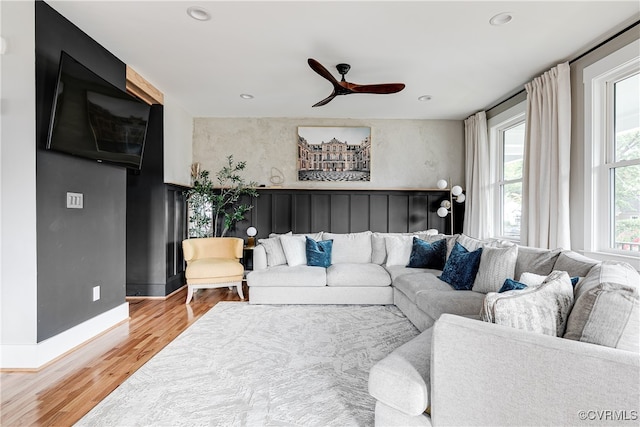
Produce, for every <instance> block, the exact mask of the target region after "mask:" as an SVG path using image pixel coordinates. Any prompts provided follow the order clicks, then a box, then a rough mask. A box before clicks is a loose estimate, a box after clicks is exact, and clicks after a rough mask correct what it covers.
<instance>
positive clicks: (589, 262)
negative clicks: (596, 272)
mask: <svg viewBox="0 0 640 427" xmlns="http://www.w3.org/2000/svg"><path fill="white" fill-rule="evenodd" d="M599 263H600V261H597V260H595V259H592V258H587V257H586V256H584V255H580V254H579V253H577V252H573V251H562V252H561V253H560V255H559V256H558V259H557V260H556V263H555V265H554V266H553V269H554V270H560V271H566V272H567V273H569V276H571V277H576V276H577V277H585V276H586V275H587V274H588V273H589V270H591V268H592V267H593V266H594V265H596V264H599ZM532 273H533V272H532Z"/></svg>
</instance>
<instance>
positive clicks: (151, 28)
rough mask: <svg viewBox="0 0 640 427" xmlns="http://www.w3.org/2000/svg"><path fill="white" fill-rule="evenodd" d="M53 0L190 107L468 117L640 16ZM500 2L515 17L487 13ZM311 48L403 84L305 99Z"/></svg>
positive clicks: (574, 7) (577, 10)
mask: <svg viewBox="0 0 640 427" xmlns="http://www.w3.org/2000/svg"><path fill="white" fill-rule="evenodd" d="M47 3H48V4H50V5H51V6H52V7H53V8H55V9H56V10H58V11H59V12H60V13H61V14H62V15H64V16H65V17H67V18H68V19H69V20H70V21H71V22H73V23H74V24H76V25H77V26H78V27H80V28H81V29H82V30H84V31H85V32H86V33H87V34H89V35H90V36H91V37H93V38H94V39H95V40H96V41H98V42H99V43H101V44H102V45H103V46H104V47H106V48H107V49H108V50H110V51H111V52H112V53H113V54H115V55H116V56H117V57H119V58H120V59H121V60H122V61H124V62H125V63H127V64H129V65H130V66H132V67H133V68H134V69H135V70H136V71H138V72H139V73H140V74H141V75H143V76H144V77H145V78H146V79H147V80H149V81H150V82H151V83H153V84H154V85H155V86H156V87H158V88H159V89H160V90H161V91H163V92H164V93H165V95H166V96H167V97H168V98H170V99H171V100H172V101H173V102H175V103H177V104H179V105H180V106H182V108H184V109H185V110H186V111H187V112H188V113H189V114H191V115H193V116H194V117H310V118H315V117H317V118H393V119H463V118H465V117H466V116H468V115H470V114H472V113H474V112H476V111H478V110H481V109H484V108H487V107H490V106H491V105H493V104H495V103H496V101H498V100H501V99H503V98H505V97H507V96H508V95H509V94H512V93H514V92H517V91H518V89H519V88H522V85H523V84H524V83H525V82H527V81H529V80H531V79H532V78H533V77H535V76H537V75H539V74H541V73H542V72H544V71H546V70H547V69H549V68H550V67H552V66H554V65H556V64H557V63H559V62H562V61H565V60H568V59H571V58H573V57H574V56H575V55H577V54H578V53H581V52H582V51H584V50H585V48H588V47H591V46H592V45H594V44H595V43H596V42H599V41H601V40H603V39H604V37H606V36H610V35H611V34H612V33H613V30H619V29H621V28H622V27H623V26H625V25H628V24H630V23H632V22H633V21H634V20H637V19H638V18H639V16H640V2H638V1H637V0H629V1H548V2H540V1H533V2H525V1H496V2H486V1H439V2H438V1H408V2H399V1H351V2H346V1H334V2H328V1H280V2H274V1H202V0H193V1H109V2H103V1H58V0H55V1H54V0H50V1H47ZM194 5H197V6H201V7H204V8H205V9H207V10H208V11H209V12H210V14H211V19H210V20H209V21H203V22H201V21H196V20H193V19H192V18H190V17H189V16H187V13H186V10H187V8H188V7H189V6H194ZM500 12H510V13H511V14H512V15H513V20H512V21H511V22H510V23H508V24H506V25H503V26H499V27H496V26H491V25H490V24H489V19H490V18H491V17H492V16H494V15H496V14H498V13H500ZM307 58H314V59H316V60H318V61H319V62H320V63H322V64H323V65H324V66H325V67H326V68H327V69H329V70H330V71H331V72H332V73H335V74H334V75H335V76H336V77H339V76H338V73H337V71H336V70H335V65H336V64H338V63H340V62H346V63H349V64H351V71H349V73H348V74H347V80H348V81H350V82H353V83H360V84H373V83H395V82H401V83H405V84H406V88H405V89H404V90H403V91H402V92H399V93H397V94H392V95H365V94H353V95H348V96H339V97H337V98H335V99H334V100H333V101H332V102H330V103H329V104H327V105H326V106H323V107H316V108H311V106H312V105H313V104H315V103H316V102H317V101H320V100H321V99H323V98H325V97H327V96H328V95H329V94H330V93H331V90H332V87H331V84H330V83H329V82H327V81H326V80H324V79H323V78H322V77H320V76H319V75H317V74H316V73H315V72H313V71H312V70H311V69H310V68H309V66H308V65H307ZM241 93H249V94H252V95H254V96H255V98H254V99H251V100H243V99H241V98H240V96H239V95H240V94H241ZM420 95H431V96H432V97H433V99H432V100H431V101H428V102H420V101H418V100H417V98H418V97H419V96H420Z"/></svg>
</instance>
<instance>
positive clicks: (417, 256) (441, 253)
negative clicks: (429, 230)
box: [407, 237, 447, 270]
mask: <svg viewBox="0 0 640 427" xmlns="http://www.w3.org/2000/svg"><path fill="white" fill-rule="evenodd" d="M446 256H447V241H446V240H445V239H440V240H438V241H437V242H434V243H427V242H425V241H424V240H421V239H419V238H417V237H414V238H413V246H412V247H411V256H410V257H409V264H408V265H407V267H410V268H433V269H436V270H442V269H443V268H444V263H445V258H446Z"/></svg>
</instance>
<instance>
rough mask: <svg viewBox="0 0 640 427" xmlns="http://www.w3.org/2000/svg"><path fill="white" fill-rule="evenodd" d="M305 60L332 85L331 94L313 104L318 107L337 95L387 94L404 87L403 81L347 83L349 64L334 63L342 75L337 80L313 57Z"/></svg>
mask: <svg viewBox="0 0 640 427" xmlns="http://www.w3.org/2000/svg"><path fill="white" fill-rule="evenodd" d="M307 62H308V63H309V66H310V67H311V69H312V70H313V71H315V72H316V73H318V74H320V75H321V76H322V77H324V78H325V79H327V80H329V82H331V84H332V85H333V92H331V95H329V96H328V97H326V98H325V99H323V100H322V101H320V102H318V103H316V104H314V105H313V106H314V107H320V106H322V105H325V104H328V103H329V102H330V101H331V100H332V99H333V98H335V97H336V96H338V95H349V94H352V93H377V94H387V93H396V92H400V91H401V90H402V89H404V83H382V84H377V85H359V84H356V83H349V82H348V81H346V80H345V79H344V75H345V74H347V72H348V71H349V69H350V68H351V66H350V65H349V64H338V65H336V68H337V69H338V73H340V75H341V76H342V80H340V81H338V80H336V79H335V77H333V75H331V73H330V72H329V70H327V69H326V68H324V67H323V66H322V65H321V64H320V63H319V62H318V61H316V60H315V59H312V58H309V59H308V60H307Z"/></svg>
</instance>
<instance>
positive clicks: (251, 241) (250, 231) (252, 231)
mask: <svg viewBox="0 0 640 427" xmlns="http://www.w3.org/2000/svg"><path fill="white" fill-rule="evenodd" d="M256 234H258V229H257V228H255V227H254V226H251V227H249V228H247V236H249V238H248V239H247V246H248V247H253V246H255V245H256Z"/></svg>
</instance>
